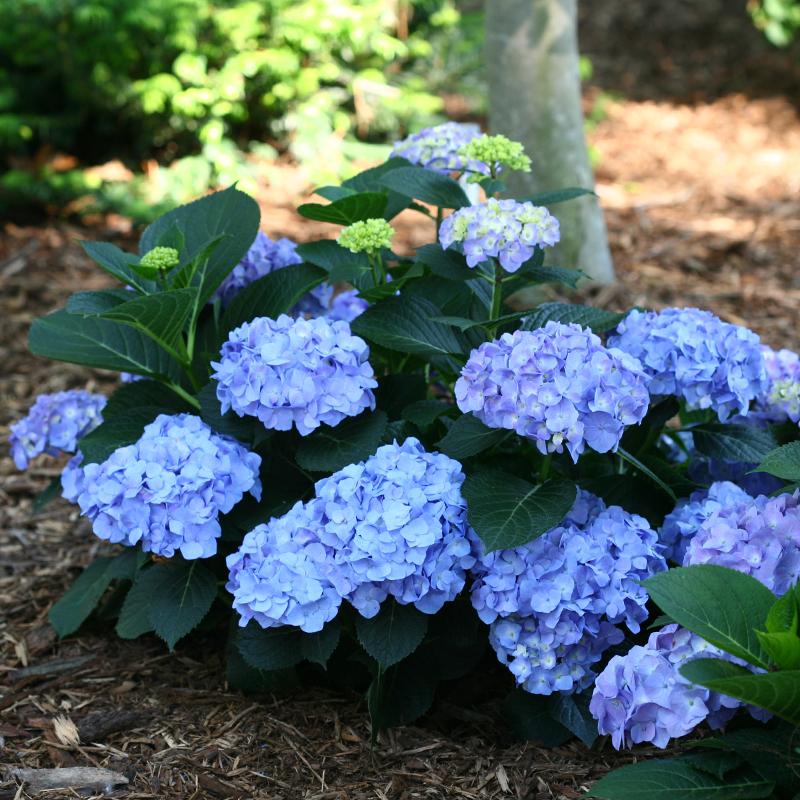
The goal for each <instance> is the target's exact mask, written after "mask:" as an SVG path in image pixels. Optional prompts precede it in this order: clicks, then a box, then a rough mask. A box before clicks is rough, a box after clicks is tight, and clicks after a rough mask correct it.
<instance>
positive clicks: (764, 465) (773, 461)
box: [756, 442, 800, 482]
mask: <svg viewBox="0 0 800 800" xmlns="http://www.w3.org/2000/svg"><path fill="white" fill-rule="evenodd" d="M756 472H768V473H769V474H770V475H777V477H779V478H783V479H784V480H787V481H794V482H800V442H791V443H789V444H785V445H783V447H779V448H778V449H777V450H772V451H771V452H769V453H767V454H766V456H764V457H763V458H762V459H761V463H760V464H759V465H758V469H757V470H756Z"/></svg>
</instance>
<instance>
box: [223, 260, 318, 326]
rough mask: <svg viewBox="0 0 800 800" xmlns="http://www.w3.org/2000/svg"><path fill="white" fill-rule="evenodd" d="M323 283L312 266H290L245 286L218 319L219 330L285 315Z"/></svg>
mask: <svg viewBox="0 0 800 800" xmlns="http://www.w3.org/2000/svg"><path fill="white" fill-rule="evenodd" d="M324 280H325V272H324V270H322V269H320V268H319V267H315V266H313V265H312V264H290V265H289V266H288V267H284V268H283V269H278V270H275V272H270V273H269V275H265V276H264V277H263V278H259V279H258V280H257V281H253V283H251V284H250V285H249V286H245V288H244V289H242V290H241V291H240V292H239V293H238V294H237V295H236V297H234V298H233V300H232V301H231V304H230V305H229V306H228V307H227V308H226V309H225V313H224V314H223V316H222V324H221V326H220V327H221V329H222V332H223V333H225V334H227V333H228V331H231V330H233V329H234V328H237V327H239V325H241V324H242V323H244V322H249V321H250V320H252V319H254V318H255V317H270V318H272V319H275V318H276V317H278V316H280V315H281V314H288V313H289V312H290V311H291V310H292V308H293V307H294V306H295V305H296V304H297V302H298V301H299V300H300V298H301V297H303V295H305V294H306V293H308V292H310V291H311V290H312V289H313V288H314V287H315V286H319V284H320V283H322V282H323V281H324Z"/></svg>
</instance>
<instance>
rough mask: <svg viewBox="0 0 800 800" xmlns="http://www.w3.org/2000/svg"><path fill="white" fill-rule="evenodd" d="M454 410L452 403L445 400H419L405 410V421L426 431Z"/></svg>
mask: <svg viewBox="0 0 800 800" xmlns="http://www.w3.org/2000/svg"><path fill="white" fill-rule="evenodd" d="M452 408H453V406H452V405H450V403H445V402H444V401H443V400H418V401H417V402H416V403H411V404H410V405H407V406H406V407H405V408H404V409H403V419H405V420H408V421H409V422H413V423H414V424H415V425H416V426H417V427H419V428H422V429H425V428H428V427H430V426H431V425H433V423H434V422H436V420H437V419H439V417H441V416H442V415H443V414H446V413H447V412H448V411H450V409H452Z"/></svg>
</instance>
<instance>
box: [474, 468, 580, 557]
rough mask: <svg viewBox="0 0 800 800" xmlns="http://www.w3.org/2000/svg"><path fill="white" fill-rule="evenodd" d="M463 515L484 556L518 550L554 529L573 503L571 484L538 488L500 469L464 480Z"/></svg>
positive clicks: (573, 487) (556, 481)
mask: <svg viewBox="0 0 800 800" xmlns="http://www.w3.org/2000/svg"><path fill="white" fill-rule="evenodd" d="M462 491H463V494H464V498H465V500H466V501H467V516H468V518H469V522H470V524H471V525H472V527H473V528H474V529H475V531H476V533H477V534H478V536H479V537H480V538H481V541H482V542H483V545H484V548H485V550H486V552H487V553H491V552H492V551H493V550H505V549H508V548H513V547H520V546H521V545H523V544H527V543H528V542H531V541H533V540H534V539H536V538H538V537H539V536H541V535H542V534H543V533H546V532H547V531H549V530H550V529H551V528H555V527H556V526H557V525H558V524H559V523H560V522H561V521H562V520H563V519H564V517H565V516H566V515H567V514H568V513H569V511H570V509H571V508H572V506H573V504H574V502H575V496H576V488H575V485H574V484H572V483H569V482H568V481H561V480H550V481H547V482H546V483H544V484H542V485H540V486H534V485H533V484H532V483H528V481H524V480H522V479H521V478H518V477H516V476H515V475H511V474H509V473H507V472H502V471H501V470H485V471H481V472H476V473H475V474H473V475H469V476H468V477H467V479H466V480H465V481H464V486H463V490H462Z"/></svg>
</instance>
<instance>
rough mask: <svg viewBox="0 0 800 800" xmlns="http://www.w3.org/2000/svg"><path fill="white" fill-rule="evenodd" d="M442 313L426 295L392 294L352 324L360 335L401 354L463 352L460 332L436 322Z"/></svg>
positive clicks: (429, 354) (423, 354) (426, 354)
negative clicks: (436, 318) (399, 295)
mask: <svg viewBox="0 0 800 800" xmlns="http://www.w3.org/2000/svg"><path fill="white" fill-rule="evenodd" d="M441 315H442V312H441V311H440V310H439V309H438V308H437V307H436V306H435V305H434V304H433V303H431V302H430V301H429V300H426V299H425V298H424V297H418V296H402V297H391V298H389V299H388V300H383V301H381V302H380V303H376V304H375V305H373V306H370V307H369V308H368V309H367V310H366V311H364V313H363V314H361V315H360V316H358V317H356V319H354V320H353V322H352V323H351V325H350V327H351V329H352V331H353V333H355V334H356V335H357V336H363V337H364V338H365V339H368V340H370V341H371V342H374V343H375V344H378V345H380V346H381V347H385V348H387V349H388V350H398V351H399V352H401V353H411V354H412V355H422V356H431V355H442V354H451V353H461V352H463V350H464V347H465V345H464V342H463V341H462V340H461V339H460V338H459V337H458V336H457V335H456V333H455V332H454V331H453V330H452V329H451V328H449V327H447V326H446V325H442V324H440V323H438V322H433V317H439V316H441Z"/></svg>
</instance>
